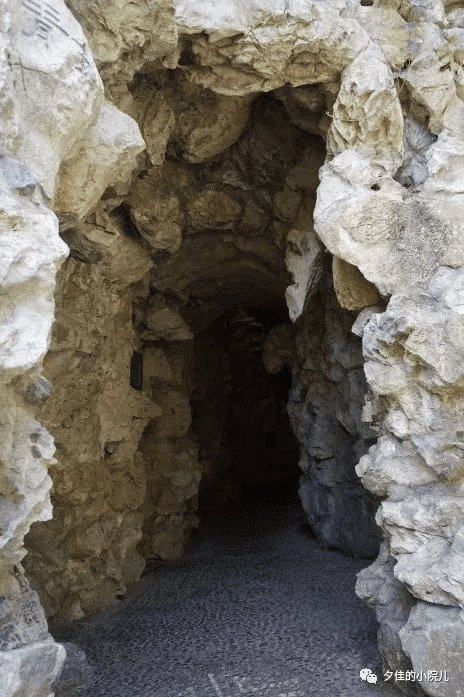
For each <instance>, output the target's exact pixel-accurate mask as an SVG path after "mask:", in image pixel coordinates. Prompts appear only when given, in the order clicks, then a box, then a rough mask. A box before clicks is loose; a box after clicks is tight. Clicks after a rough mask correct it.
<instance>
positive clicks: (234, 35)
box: [0, 0, 464, 697]
mask: <svg viewBox="0 0 464 697" xmlns="http://www.w3.org/2000/svg"><path fill="white" fill-rule="evenodd" d="M68 8H71V10H70V9H68ZM72 12H74V13H75V17H73V15H72ZM463 27H464V18H463V11H462V9H461V8H459V7H457V5H456V3H453V2H444V3H443V2H441V0H431V1H430V2H418V1H416V0H406V1H402V2H398V1H397V0H392V1H391V2H383V1H382V2H380V0H373V2H362V3H360V2H358V1H357V0H356V1H355V0H333V2H330V3H327V2H320V1H319V0H311V1H310V2H302V1H301V0H287V1H285V0H278V1H276V2H275V1H274V0H273V2H268V1H266V2H261V1H260V2H258V1H257V0H252V1H251V2H246V3H245V2H235V3H230V2H228V1H227V0H220V1H219V2H217V1H216V0H214V1H213V0H206V1H205V2H202V3H195V2H191V0H176V2H173V1H172V0H159V1H157V2H144V1H143V2H141V1H140V0H136V2H132V3H124V2H116V3H115V2H109V1H107V0H92V2H83V0H69V1H68V3H67V5H65V4H64V3H63V2H61V0H59V1H57V2H55V3H54V4H53V7H52V5H51V4H50V3H46V2H43V1H42V0H37V2H34V3H30V2H20V1H19V0H13V2H6V0H0V115H1V116H0V208H1V210H0V242H1V245H2V255H1V259H2V261H1V262H0V284H1V294H0V297H1V306H0V385H1V386H2V387H1V390H2V394H1V407H0V422H1V435H0V438H1V442H2V444H3V445H2V460H1V470H0V477H1V481H2V493H1V496H2V498H1V501H0V503H1V509H0V510H1V511H2V513H1V518H2V519H1V520H0V527H1V531H0V532H1V535H2V538H1V539H2V542H3V546H2V547H1V552H0V564H1V568H0V571H1V574H2V575H1V577H0V579H1V581H0V585H1V589H2V593H3V594H4V595H5V597H6V596H8V601H7V603H6V604H5V605H4V607H5V608H7V609H8V612H11V617H13V618H14V619H13V620H12V622H13V623H17V624H18V627H19V626H22V624H21V622H22V620H21V617H22V615H21V613H22V612H23V610H24V608H25V603H23V601H22V600H21V599H20V598H21V597H22V591H21V590H19V586H18V584H17V581H16V576H18V574H19V576H20V577H22V571H21V566H20V563H21V560H22V559H23V558H24V556H25V550H24V549H23V537H24V535H26V536H27V545H28V551H29V554H28V555H27V557H26V559H25V561H24V565H25V567H26V568H27V571H28V574H29V575H30V577H31V579H33V580H34V583H35V584H36V586H37V591H38V593H39V595H40V597H41V599H42V600H43V601H44V604H45V607H46V609H47V612H49V613H50V614H55V613H61V614H63V615H64V616H67V617H70V618H74V619H79V618H82V617H83V616H84V615H85V614H89V613H91V612H93V611H95V610H97V609H99V608H100V607H103V606H104V605H105V603H107V602H108V601H109V600H112V599H114V596H115V595H117V594H120V595H122V594H124V592H125V586H126V584H127V583H128V582H129V581H135V580H137V578H138V577H139V576H140V573H141V569H142V567H143V563H144V562H143V560H142V555H143V557H144V558H146V559H149V558H153V559H160V558H161V559H167V558H173V557H178V556H179V555H180V554H182V550H183V548H184V544H185V542H186V540H187V538H188V535H189V531H190V530H191V529H192V528H193V527H195V525H196V524H197V523H198V519H197V517H196V515H195V510H196V508H197V504H198V487H199V483H200V478H201V469H202V465H201V463H200V462H198V443H196V442H195V434H194V433H193V431H192V423H193V424H194V423H195V419H194V420H193V422H192V420H191V411H190V406H189V401H190V400H191V397H192V394H193V393H194V389H195V384H194V383H195V379H194V373H195V370H194V361H193V352H194V349H193V343H194V341H195V339H196V338H198V337H199V336H201V335H202V333H203V332H205V331H206V330H207V328H208V327H209V326H211V325H212V323H213V322H214V321H215V320H216V319H218V318H221V317H223V316H224V315H227V314H229V315H231V314H233V313H234V312H236V310H237V308H240V307H242V308H243V307H250V308H257V307H258V308H259V309H260V310H262V311H266V312H267V311H272V310H273V309H275V308H276V307H277V306H280V305H279V304H280V303H282V300H283V299H285V298H286V300H287V303H288V310H289V318H290V320H291V322H292V324H291V325H290V324H289V325H285V329H283V328H282V320H280V319H279V324H280V325H281V328H280V329H276V330H275V331H273V332H271V334H270V335H269V338H268V341H267V343H266V347H265V351H264V355H265V361H266V365H267V366H268V368H269V369H270V370H271V371H277V370H279V369H280V368H282V366H283V365H284V363H287V364H288V365H289V366H290V368H291V370H292V372H293V374H294V386H293V390H292V394H291V399H290V406H289V409H290V411H291V412H292V414H293V416H292V419H293V423H294V427H295V432H296V435H297V437H298V440H299V441H300V444H301V458H300V467H301V469H302V470H303V475H302V484H301V487H300V491H301V495H302V499H303V500H304V502H305V505H306V507H307V509H308V516H309V518H310V521H311V524H312V525H313V526H314V530H315V531H316V534H317V535H319V538H320V539H321V540H322V541H323V542H324V544H329V546H330V544H333V546H335V547H336V548H339V549H340V548H342V549H345V550H349V552H350V553H356V554H357V553H362V554H366V555H367V556H372V555H373V554H375V551H376V546H377V547H378V543H379V530H380V528H381V536H382V537H383V541H384V544H383V545H382V547H381V550H380V554H379V557H378V559H377V561H375V562H374V563H373V564H372V565H371V566H370V567H368V569H366V570H364V572H362V575H361V576H360V579H361V580H358V586H357V592H358V594H359V595H360V597H363V598H365V599H366V601H367V602H368V604H370V605H371V606H374V605H375V606H376V611H377V617H378V620H379V622H380V629H379V646H380V649H381V652H382V655H383V659H384V663H385V666H386V667H387V666H388V667H390V668H391V669H394V670H396V669H403V668H402V667H404V666H411V665H412V666H413V667H414V669H415V670H420V669H421V668H423V669H424V670H425V669H428V668H429V667H430V668H431V669H435V666H437V668H438V669H439V670H440V669H441V670H444V669H446V668H449V671H450V680H449V682H443V681H441V682H425V681H424V682H422V683H421V686H422V689H423V690H425V692H426V693H428V694H431V695H438V694H439V695H443V697H455V696H456V695H457V694H459V690H461V691H462V672H460V670H461V669H460V665H459V664H458V663H457V661H456V660H455V657H456V656H459V655H460V654H461V653H462V647H463V643H464V630H463V627H462V621H461V619H462V618H461V615H460V613H461V612H462V608H463V607H464V606H463V601H464V593H463V582H462V578H461V575H460V569H461V567H462V563H463V555H464V551H463V547H462V516H463V511H462V494H463V489H462V481H463V473H464V460H463V455H462V440H463V429H462V411H463V405H462V400H463V384H464V383H463V380H464V376H463V372H462V371H463V368H462V366H463V365H464V356H463V355H462V353H463V350H462V346H463V345H464V336H463V324H462V316H463V310H462V308H463V287H464V284H463V279H462V274H463V268H464V255H463V251H462V250H463V245H462V230H463V226H462V219H463V216H464V202H463V199H462V195H463V192H464V183H463V179H462V164H463V157H464V145H463V143H464V134H463V130H462V129H463V123H464V119H463V116H464V104H463V101H462V96H463V89H464V87H463V85H464V77H463V70H462V59H463V56H464V40H463ZM84 33H85V35H84ZM87 41H88V42H89V44H90V47H91V50H90V48H89V44H87ZM92 54H93V56H92ZM94 59H95V62H94ZM97 66H98V70H97ZM99 73H100V74H99ZM100 76H101V77H100ZM272 91H274V93H273V94H269V93H271V92H272ZM264 93H267V94H264ZM105 97H106V99H105ZM118 109H121V112H120V111H118ZM122 112H123V113H122ZM141 134H142V135H141ZM142 137H143V139H144V141H145V145H146V152H141V149H142V148H143V147H144V144H143V142H142ZM324 141H325V142H324ZM324 150H325V153H324ZM324 157H325V161H324ZM99 199H100V200H99ZM52 210H53V211H54V212H55V213H59V217H60V221H61V233H62V235H63V238H64V239H65V240H66V241H67V243H68V244H69V246H70V247H71V250H72V251H71V256H70V258H69V259H68V260H67V261H65V262H64V265H63V267H62V270H61V271H60V276H59V288H58V292H57V294H56V302H57V310H56V323H55V326H54V330H53V335H52V345H51V347H50V329H51V324H52V320H53V313H54V298H53V291H54V282H55V281H54V279H55V273H56V272H57V270H58V269H59V267H60V265H61V264H63V261H64V260H65V258H66V255H67V248H66V246H65V245H64V243H63V242H62V241H61V240H60V238H59V236H58V221H57V218H56V217H55V215H54V213H52ZM327 251H328V252H329V253H330V254H331V255H333V262H332V259H330V262H331V264H330V263H325V262H324V257H327ZM152 264H153V267H152V269H151V270H150V266H151V265H152ZM331 265H332V269H330V266H331ZM331 275H333V283H334V288H335V294H334V291H333V290H332V287H331V282H330V276H331ZM318 289H319V290H318ZM153 296H154V297H153ZM336 297H337V298H338V299H339V301H340V304H341V305H342V307H344V308H345V309H344V310H342V309H340V307H339V305H338V304H337V301H336ZM358 311H361V312H360V314H359V316H358V318H356V317H355V314H354V312H358ZM355 320H356V321H355ZM350 325H353V326H352V333H351V334H350ZM359 339H361V342H362V353H361V350H360V343H361V342H360V341H359ZM49 347H50V348H51V350H50V351H49V352H48V354H47V355H46V357H45V360H44V356H45V354H46V353H47V351H48V349H49ZM321 347H322V350H321ZM289 351H290V355H289ZM43 361H44V370H42V362H43ZM219 372H220V371H219ZM42 373H43V374H42ZM218 374H219V373H218ZM363 401H365V404H364V408H363V409H362V411H361V407H362V403H363ZM158 402H159V403H160V404H162V405H163V413H160V411H161V410H160V407H159V406H158V405H157V404H158ZM262 407H263V410H265V407H264V406H263V405H262ZM263 413H264V411H263ZM257 423H258V422H257ZM42 424H43V425H42ZM376 437H378V441H377V442H376V443H374V440H375V438H376ZM53 438H55V439H56V443H57V446H58V447H57V452H56V458H55V453H54V447H55V446H54V445H53ZM216 455H217V453H216ZM216 455H214V457H212V460H214V458H215V457H216ZM357 460H359V463H358V464H357V466H356V461H357ZM321 463H324V465H323V466H322V467H321ZM48 469H49V470H50V474H51V478H50V475H49V474H48V473H47V470H48ZM355 475H357V476H358V478H360V480H361V482H362V484H364V487H365V489H362V488H361V485H360V483H359V479H356V478H355ZM52 481H53V491H52V503H53V507H54V510H53V519H52V520H50V518H51V516H52V507H51V503H50V496H49V492H50V488H51V485H52ZM349 492H351V493H349ZM353 492H355V493H353ZM350 497H351V498H350ZM343 500H344V502H343ZM335 502H337V503H336V505H335ZM377 504H380V506H379V509H378V512H377V514H376V521H377V523H378V526H380V527H377V528H375V527H374V525H373V514H374V512H375V508H376V506H377ZM350 507H353V508H354V510H355V511H356V513H355V514H353V511H352V510H350ZM37 521H39V522H37ZM358 523H359V524H358ZM31 526H32V527H31ZM30 528H31V529H30ZM29 529H30V532H29V533H28V531H29ZM342 529H344V530H347V529H348V530H349V534H344V536H343V535H341V532H340V531H341V530H342ZM18 565H19V566H18ZM15 574H16V575H15ZM23 581H24V583H26V581H25V580H24V579H23ZM15 584H16V585H15ZM26 595H27V593H26ZM28 597H29V598H33V596H32V595H30V596H28ZM31 602H33V603H37V599H36V598H35V599H34V600H31ZM414 603H415V604H414ZM26 604H27V603H26ZM15 608H16V609H15ZM24 641H25V642H26V643H25V644H24V645H22V646H18V647H15V648H13V647H10V650H6V651H4V653H3V658H4V661H3V664H2V667H1V668H0V670H1V671H3V672H2V674H1V675H0V677H1V678H2V685H6V686H7V687H6V688H5V689H6V695H7V697H14V696H15V695H17V694H21V692H22V694H24V693H25V692H26V693H27V694H31V695H34V694H36V695H37V697H39V696H40V695H43V694H47V697H48V693H49V689H50V688H49V686H50V684H51V682H52V681H53V679H54V678H55V677H56V676H57V674H58V672H59V670H60V667H61V665H62V663H63V660H64V651H65V649H64V648H63V647H60V646H58V645H56V644H55V643H54V642H53V641H51V640H50V639H47V638H46V637H45V635H44V625H43V622H42V621H40V622H39V621H38V622H37V623H36V625H35V629H34V628H31V630H30V633H27V636H26V634H24ZM8 646H9V644H8ZM438 657H439V658H440V661H442V662H441V664H440V666H438V665H437V661H438ZM26 664H27V665H28V666H29V668H28V670H26V667H25V666H26ZM4 666H6V668H5V667H4ZM28 671H29V672H28ZM31 671H32V672H31ZM31 675H34V676H35V683H34V685H33V684H32V682H31V678H30V676H31ZM28 676H29V677H28ZM398 686H401V685H400V683H398ZM401 687H403V688H404V690H406V691H407V690H409V693H410V694H418V691H419V689H420V688H419V686H418V685H417V684H415V683H405V684H404V685H403V686H401ZM34 690H35V692H34Z"/></svg>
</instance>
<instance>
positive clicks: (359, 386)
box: [274, 275, 380, 557]
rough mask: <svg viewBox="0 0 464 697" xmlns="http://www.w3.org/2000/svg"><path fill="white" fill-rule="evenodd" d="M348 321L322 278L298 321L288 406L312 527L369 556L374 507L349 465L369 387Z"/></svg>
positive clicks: (362, 441)
mask: <svg viewBox="0 0 464 697" xmlns="http://www.w3.org/2000/svg"><path fill="white" fill-rule="evenodd" d="M352 319H353V317H352V314H351V313H349V312H347V311H344V310H342V309H341V308H340V306H339V305H338V303H337V301H336V298H335V295H334V292H333V288H332V284H331V283H330V277H329V278H327V275H325V277H323V279H322V280H321V283H320V284H319V287H318V291H317V292H316V294H315V296H314V297H313V299H312V305H308V307H307V309H306V312H305V313H304V314H303V315H302V317H301V318H300V321H299V324H297V336H296V339H295V353H296V355H297V357H298V359H299V365H298V367H297V368H296V369H295V367H296V366H295V367H294V368H293V373H294V376H295V377H296V378H297V380H296V384H294V386H293V388H292V389H291V391H290V394H289V403H288V409H289V414H290V419H291V423H292V426H293V429H294V431H295V434H296V436H297V438H298V440H299V442H300V446H301V450H300V463H299V464H300V468H301V469H302V470H303V474H302V475H301V477H300V488H299V495H300V498H301V500H302V503H303V508H304V509H305V511H306V513H307V517H308V521H309V524H310V526H311V530H312V531H313V533H314V534H315V536H316V538H317V539H318V541H319V542H320V543H321V544H322V545H323V546H324V547H328V548H330V549H339V550H342V551H343V552H344V553H346V554H351V555H357V556H361V557H374V556H375V555H376V554H377V552H378V548H379V541H380V534H379V533H380V531H379V529H378V528H377V527H376V525H375V521H374V516H375V511H376V508H377V506H376V502H375V499H374V498H373V497H372V496H371V495H370V494H369V493H368V492H366V490H365V489H364V488H363V487H362V486H361V484H360V482H359V480H358V478H357V477H356V472H355V464H356V462H357V461H358V459H359V457H360V456H361V455H362V454H364V452H366V450H367V448H368V447H369V445H370V444H371V443H372V442H373V439H374V438H375V434H374V433H373V432H372V431H371V429H370V428H369V426H368V425H367V424H365V423H363V422H362V420H361V412H362V408H363V404H364V395H365V392H366V389H367V385H366V383H365V377H364V374H363V371H362V365H363V359H362V353H361V342H360V341H359V340H357V339H356V337H354V336H353V334H351V332H350V328H351V324H352ZM274 336H275V335H274Z"/></svg>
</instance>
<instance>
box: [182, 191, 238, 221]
mask: <svg viewBox="0 0 464 697" xmlns="http://www.w3.org/2000/svg"><path fill="white" fill-rule="evenodd" d="M239 213H240V206H239V204H238V203H237V202H236V201H234V200H233V199H232V198H230V197H229V196H227V195H226V194H224V193H222V192H220V191H212V190H210V189H206V190H205V191H203V192H201V193H200V194H199V195H198V196H195V197H192V198H191V199H190V200H189V201H188V203H187V214H188V218H189V220H190V222H191V224H193V225H194V226H195V227H202V226H203V225H204V224H206V225H208V226H209V225H213V226H214V225H216V224H218V223H219V224H220V223H226V222H229V221H232V220H235V218H237V216H238V215H239Z"/></svg>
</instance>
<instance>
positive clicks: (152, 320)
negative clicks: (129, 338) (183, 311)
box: [145, 296, 193, 341]
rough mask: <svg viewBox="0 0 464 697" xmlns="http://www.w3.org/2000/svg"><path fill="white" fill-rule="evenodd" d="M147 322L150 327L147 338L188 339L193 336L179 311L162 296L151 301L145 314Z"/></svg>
mask: <svg viewBox="0 0 464 697" xmlns="http://www.w3.org/2000/svg"><path fill="white" fill-rule="evenodd" d="M145 323H146V325H147V327H148V330H147V332H146V336H145V338H147V339H150V340H151V341H156V340H158V339H167V340H168V341H188V340H189V339H192V338H193V334H192V332H191V331H190V329H189V327H188V324H187V323H186V322H185V320H184V319H182V317H181V316H180V314H179V312H178V311H177V310H175V309H172V308H170V307H168V306H167V305H166V303H165V302H164V300H163V299H162V298H161V297H156V296H155V297H154V298H153V299H152V300H151V301H150V305H149V308H148V310H147V312H146V315H145Z"/></svg>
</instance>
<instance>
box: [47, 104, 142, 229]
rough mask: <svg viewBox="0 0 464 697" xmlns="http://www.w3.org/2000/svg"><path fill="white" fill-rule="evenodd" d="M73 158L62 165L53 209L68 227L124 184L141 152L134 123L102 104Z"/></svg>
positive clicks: (137, 128) (137, 131)
mask: <svg viewBox="0 0 464 697" xmlns="http://www.w3.org/2000/svg"><path fill="white" fill-rule="evenodd" d="M79 145H80V147H79V149H77V148H76V149H75V152H74V153H73V157H72V158H71V159H69V160H66V161H65V162H63V163H62V165H61V168H60V171H59V182H60V183H59V186H58V190H57V192H56V196H55V199H54V202H53V209H54V210H55V211H56V212H57V214H58V215H59V216H60V218H62V222H66V223H67V225H68V226H70V225H71V224H72V223H74V224H75V223H76V222H77V221H79V220H82V219H84V218H85V217H86V216H87V215H88V214H89V213H90V212H91V211H92V210H93V208H94V207H95V206H96V205H97V203H98V201H99V199H100V198H101V196H102V194H103V192H104V191H105V189H106V188H108V186H114V185H117V184H119V183H124V182H126V181H127V180H128V179H129V177H130V175H131V172H132V170H133V169H134V168H135V166H136V161H135V158H136V155H138V153H140V152H141V151H142V150H144V149H145V143H144V141H143V139H142V137H141V135H140V131H139V127H138V125H137V123H136V122H135V121H134V120H133V119H131V118H130V116H127V114H123V113H122V112H121V111H119V110H118V109H116V107H114V106H113V105H112V104H110V103H108V102H106V103H104V104H103V105H102V108H101V111H100V115H99V117H98V120H97V123H96V124H95V126H94V127H93V128H92V130H91V131H90V133H89V134H88V136H87V139H86V141H85V142H84V143H80V144H79Z"/></svg>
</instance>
